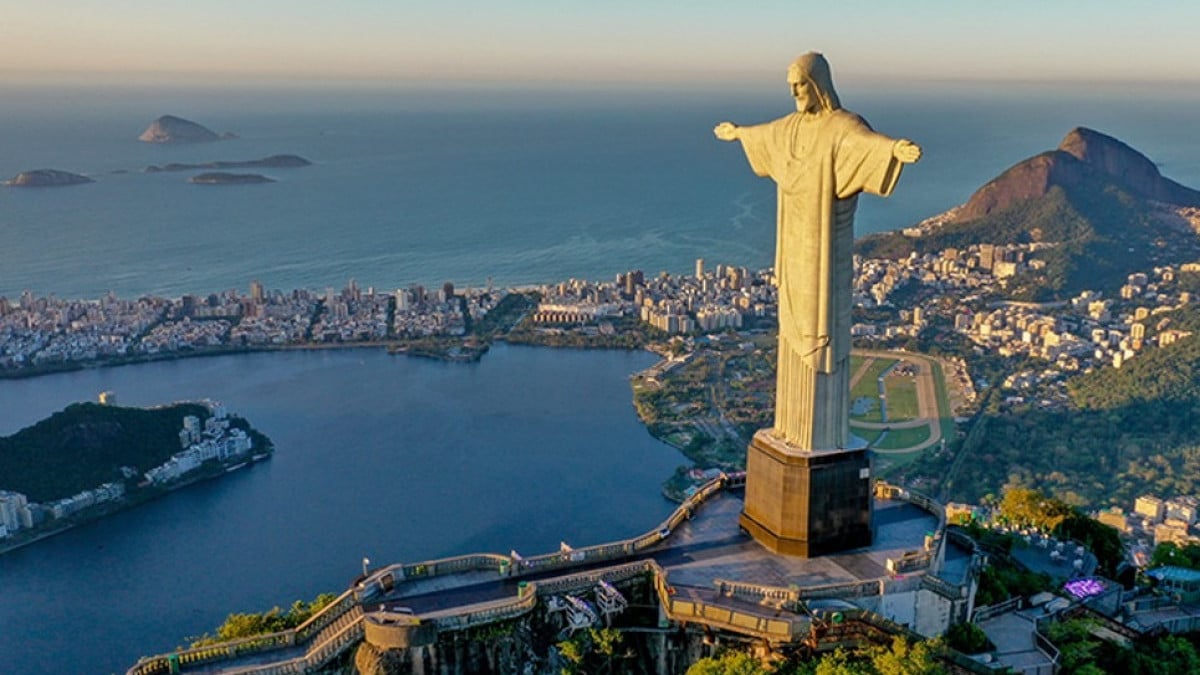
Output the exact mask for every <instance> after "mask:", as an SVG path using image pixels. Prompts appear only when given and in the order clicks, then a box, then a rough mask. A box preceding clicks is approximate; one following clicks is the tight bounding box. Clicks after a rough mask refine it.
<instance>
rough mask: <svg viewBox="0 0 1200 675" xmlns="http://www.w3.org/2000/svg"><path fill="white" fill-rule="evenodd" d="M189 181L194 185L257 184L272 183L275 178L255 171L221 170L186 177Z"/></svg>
mask: <svg viewBox="0 0 1200 675" xmlns="http://www.w3.org/2000/svg"><path fill="white" fill-rule="evenodd" d="M188 182H189V183H195V184H196V185H257V184H259V183H274V182H275V179H273V178H267V177H266V176H264V175H262V174H257V173H225V172H221V171H213V172H211V173H199V174H196V175H195V176H192V177H191V178H189V179H188Z"/></svg>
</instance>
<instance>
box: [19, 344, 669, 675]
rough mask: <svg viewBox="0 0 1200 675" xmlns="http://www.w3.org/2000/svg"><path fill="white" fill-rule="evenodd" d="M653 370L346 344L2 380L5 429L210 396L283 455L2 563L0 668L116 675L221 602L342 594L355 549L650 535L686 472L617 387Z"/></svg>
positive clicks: (528, 546)
mask: <svg viewBox="0 0 1200 675" xmlns="http://www.w3.org/2000/svg"><path fill="white" fill-rule="evenodd" d="M653 360H654V357H653V356H652V355H649V354H646V353H643V352H608V351H574V350H548V349H535V348H521V347H507V346H503V345H501V346H497V347H495V348H493V349H492V351H491V352H489V353H488V354H487V355H486V357H485V358H484V359H483V360H482V361H481V362H480V363H478V364H472V365H463V364H445V363H440V362H434V361H425V360H419V359H412V358H406V357H392V356H388V355H387V354H385V353H383V352H382V351H380V350H362V349H355V350H339V351H311V352H284V353H268V354H253V355H239V356H225V357H214V358H200V359H189V360H182V361H173V362H163V363H153V364H143V365H136V366H128V367H121V368H112V369H100V370H88V371H80V372H75V373H68V374H61V375H53V376H49V377H41V378H36V379H30V380H17V381H5V382H2V383H0V410H3V411H4V414H3V416H0V434H9V433H12V432H13V431H15V430H16V429H18V428H20V427H22V426H25V425H27V424H30V423H32V422H34V421H37V420H38V419H41V418H43V417H45V416H46V415H48V414H50V413H51V412H53V411H55V410H57V409H59V408H61V407H63V406H65V405H66V404H68V403H70V402H73V401H79V400H94V397H95V394H96V392H99V391H102V390H108V389H111V390H114V391H116V392H117V393H118V396H119V397H120V401H121V402H122V404H128V405H152V404H158V403H163V402H168V401H173V400H177V399H184V398H194V397H212V398H216V399H218V400H221V401H223V402H225V403H226V404H227V405H228V406H229V407H230V408H231V409H232V410H234V411H236V412H239V413H241V414H242V415H244V416H246V417H247V418H248V419H250V421H251V422H252V423H253V424H254V425H255V426H257V427H258V428H259V429H261V430H262V431H263V432H265V433H266V434H267V435H269V436H270V437H271V438H272V439H273V440H274V441H275V443H276V446H277V451H276V454H275V456H274V457H273V458H272V459H271V460H270V461H268V462H264V463H260V464H258V465H254V466H252V467H249V468H247V469H244V470H242V471H239V472H237V473H234V474H230V475H228V476H225V477H224V478H222V479H220V480H216V481H210V482H207V483H202V484H198V485H195V486H191V487H189V488H185V489H183V490H180V491H178V492H175V493H172V494H170V495H168V496H166V497H164V498H163V499H160V500H157V501H154V502H151V503H149V504H146V505H143V506H141V507H138V508H136V509H131V510H129V511H126V512H123V513H120V514H117V515H115V516H112V517H109V518H107V519H104V520H102V521H98V522H95V523H93V524H91V525H88V526H85V527H81V528H77V529H75V530H72V531H70V532H67V533H64V534H62V535H59V536H57V537H53V538H51V539H47V540H44V541H42V542H39V543H37V544H34V545H32V546H29V547H26V548H24V549H20V550H18V551H15V552H12V553H9V554H5V555H3V556H0V626H3V627H4V628H3V630H0V672H3V673H5V674H8V673H14V674H18V673H60V672H81V673H91V672H97V673H106V672H112V671H122V672H123V671H124V669H125V668H126V667H128V666H129V665H131V664H132V663H133V662H134V661H136V660H137V658H138V657H139V656H142V655H145V654H151V653H160V652H162V651H165V650H168V649H171V648H173V647H175V646H177V645H179V644H181V643H183V641H184V639H185V637H186V636H191V635H197V634H199V633H202V632H204V631H205V630H209V629H211V628H213V627H215V626H216V625H217V624H219V623H220V622H221V621H222V620H223V619H224V617H225V616H226V615H227V614H228V613H229V612H231V611H259V610H264V609H268V608H270V607H272V606H274V605H287V604H290V603H291V602H292V601H293V600H296V599H299V598H310V597H312V596H314V595H316V594H317V593H320V592H324V591H337V592H340V591H342V590H344V589H345V588H346V587H347V586H348V584H349V581H350V580H351V579H352V578H353V577H354V576H355V575H356V574H357V573H358V570H360V569H361V560H362V558H363V557H364V556H367V557H369V558H370V559H371V560H372V561H373V562H375V563H377V564H387V563H390V562H396V561H414V560H427V559H431V558H435V557H440V556H446V555H457V554H461V553H468V552H474V551H497V552H503V553H507V552H508V551H509V550H510V549H514V548H515V549H516V550H518V551H520V552H522V553H527V554H533V553H540V552H546V551H551V550H556V549H557V548H558V545H559V542H560V541H562V540H565V541H567V542H569V543H571V544H578V545H585V544H593V543H598V542H602V541H608V540H612V539H617V538H623V537H628V536H630V535H632V534H634V533H635V532H640V531H645V530H647V529H649V528H650V527H653V526H654V525H655V524H656V523H657V522H658V521H659V520H660V519H661V518H662V517H664V516H665V515H666V514H667V513H668V512H669V511H670V509H671V508H672V505H671V504H670V503H669V502H667V501H666V500H665V499H664V498H663V497H662V496H661V492H660V483H661V481H662V480H664V479H665V478H666V477H667V476H668V475H669V474H670V472H671V471H672V470H673V469H674V467H675V466H676V465H678V464H681V463H683V462H684V459H683V457H682V456H681V455H679V454H678V453H677V452H675V451H674V450H673V449H672V448H669V447H667V446H665V445H662V444H660V443H659V442H657V441H655V440H654V439H653V438H651V437H650V436H649V434H648V433H647V432H646V430H645V428H644V427H643V426H642V425H641V423H640V422H639V421H638V420H637V417H636V415H635V413H634V411H633V407H632V403H631V390H630V387H629V383H628V380H627V376H628V375H629V374H631V373H633V372H635V371H637V370H640V369H641V368H644V367H646V366H647V365H649V364H650V363H652V362H653ZM68 664H76V665H68ZM77 664H87V665H86V666H80V665H77Z"/></svg>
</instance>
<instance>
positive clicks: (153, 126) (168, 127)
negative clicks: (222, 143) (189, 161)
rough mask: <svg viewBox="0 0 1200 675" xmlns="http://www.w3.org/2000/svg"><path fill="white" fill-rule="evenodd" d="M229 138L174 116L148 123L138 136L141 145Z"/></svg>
mask: <svg viewBox="0 0 1200 675" xmlns="http://www.w3.org/2000/svg"><path fill="white" fill-rule="evenodd" d="M227 137H229V135H228V134H226V135H225V136H221V135H219V134H217V132H215V131H213V130H212V129H209V128H208V127H206V126H204V125H202V124H197V123H195V122H193V121H191V120H185V119H183V118H182V117H175V116H174V115H163V116H162V117H160V118H158V119H156V120H154V121H153V122H151V123H150V126H148V127H146V130H145V131H143V132H142V135H141V136H138V140H139V141H142V142H143V143H208V142H212V141H219V140H221V139H222V138H227Z"/></svg>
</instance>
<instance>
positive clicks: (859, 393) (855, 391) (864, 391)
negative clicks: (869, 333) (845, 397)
mask: <svg viewBox="0 0 1200 675" xmlns="http://www.w3.org/2000/svg"><path fill="white" fill-rule="evenodd" d="M894 363H896V359H874V360H873V361H872V362H871V365H870V366H868V367H867V372H865V373H863V376H862V379H860V380H859V381H858V384H855V385H854V387H853V388H852V389H851V390H850V400H852V401H853V400H854V399H856V398H861V397H867V398H876V397H878V396H879V376H880V375H882V374H883V371H885V370H887V369H888V368H891V367H892V365H893V364H894ZM860 367H862V357H858V356H851V357H850V376H851V377H854V374H855V373H857V372H858V369H859V368H860Z"/></svg>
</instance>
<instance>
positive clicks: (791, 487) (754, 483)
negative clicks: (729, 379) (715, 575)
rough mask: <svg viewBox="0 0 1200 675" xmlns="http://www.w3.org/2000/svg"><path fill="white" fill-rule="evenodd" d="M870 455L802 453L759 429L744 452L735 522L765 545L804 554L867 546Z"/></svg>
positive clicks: (858, 451)
mask: <svg viewBox="0 0 1200 675" xmlns="http://www.w3.org/2000/svg"><path fill="white" fill-rule="evenodd" d="M873 511H874V501H873V500H872V498H871V455H870V451H869V450H867V449H866V448H858V449H845V450H826V451H816V452H805V451H802V450H797V449H795V448H792V447H791V446H789V445H787V444H786V443H784V442H782V441H780V440H779V439H777V438H775V437H774V436H773V435H772V434H771V432H770V430H767V429H763V430H761V431H759V432H758V433H756V434H755V435H754V439H753V440H752V441H751V443H750V448H749V450H748V452H747V457H746V506H745V509H744V510H743V511H742V515H741V517H740V518H739V519H738V524H739V525H741V526H742V527H743V528H744V529H745V530H746V531H747V532H749V533H750V535H751V536H752V537H754V539H755V540H756V541H758V542H759V543H761V544H762V545H763V546H765V547H766V548H767V549H768V550H770V551H772V552H774V553H781V554H784V555H795V556H801V557H805V558H811V557H814V556H819V555H825V554H828V553H837V552H839V551H846V550H849V549H855V548H863V547H866V546H870V545H871V540H872V529H871V517H872V515H873Z"/></svg>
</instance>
